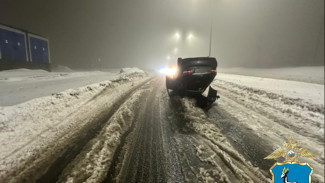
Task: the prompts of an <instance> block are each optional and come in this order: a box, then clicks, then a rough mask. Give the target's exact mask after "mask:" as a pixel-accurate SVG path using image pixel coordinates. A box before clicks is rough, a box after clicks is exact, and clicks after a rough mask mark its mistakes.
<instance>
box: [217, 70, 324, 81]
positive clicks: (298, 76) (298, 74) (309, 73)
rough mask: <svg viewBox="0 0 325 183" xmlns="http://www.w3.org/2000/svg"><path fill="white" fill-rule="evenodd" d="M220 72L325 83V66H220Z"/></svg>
mask: <svg viewBox="0 0 325 183" xmlns="http://www.w3.org/2000/svg"><path fill="white" fill-rule="evenodd" d="M218 71H219V72H220V73H227V74H238V75H246V76H256V77H265V78H274V79H285V80H292V81H302V82H308V83H316V84H324V66H313V67H287V68H269V69H261V68H260V69H259V68H243V67H235V68H219V69H218Z"/></svg>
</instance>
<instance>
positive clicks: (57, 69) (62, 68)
mask: <svg viewBox="0 0 325 183" xmlns="http://www.w3.org/2000/svg"><path fill="white" fill-rule="evenodd" d="M51 70H52V71H55V72H73V70H72V69H70V68H69V67H67V66H63V65H56V66H54V67H52V68H51Z"/></svg>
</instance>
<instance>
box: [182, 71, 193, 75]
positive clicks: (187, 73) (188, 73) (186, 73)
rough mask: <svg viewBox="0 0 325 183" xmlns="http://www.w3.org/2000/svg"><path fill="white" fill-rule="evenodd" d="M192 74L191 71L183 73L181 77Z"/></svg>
mask: <svg viewBox="0 0 325 183" xmlns="http://www.w3.org/2000/svg"><path fill="white" fill-rule="evenodd" d="M191 74H193V71H184V72H183V76H187V75H191Z"/></svg>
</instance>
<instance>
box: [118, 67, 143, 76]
mask: <svg viewBox="0 0 325 183" xmlns="http://www.w3.org/2000/svg"><path fill="white" fill-rule="evenodd" d="M146 75H147V74H146V73H145V72H144V71H143V70H141V69H139V68H137V67H133V68H123V69H121V70H120V79H125V78H126V77H127V76H146Z"/></svg>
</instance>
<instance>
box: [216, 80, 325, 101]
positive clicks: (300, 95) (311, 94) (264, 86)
mask: <svg viewBox="0 0 325 183" xmlns="http://www.w3.org/2000/svg"><path fill="white" fill-rule="evenodd" d="M217 80H222V81H226V82H230V83H234V84H237V85H241V86H245V87H246V88H247V87H249V88H252V89H256V90H263V91H266V92H269V93H275V94H278V95H282V96H285V97H287V98H291V99H300V100H304V101H306V102H309V103H311V104H316V105H321V106H322V107H324V85H321V84H314V83H306V82H298V81H288V80H279V79H270V78H262V77H251V76H242V75H233V74H218V76H217V77H216V78H215V82H216V81H217Z"/></svg>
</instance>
